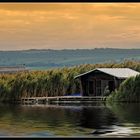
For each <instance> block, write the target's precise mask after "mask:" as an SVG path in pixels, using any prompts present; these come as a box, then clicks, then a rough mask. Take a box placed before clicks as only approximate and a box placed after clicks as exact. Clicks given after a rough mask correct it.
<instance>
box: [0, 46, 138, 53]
mask: <svg viewBox="0 0 140 140" xmlns="http://www.w3.org/2000/svg"><path fill="white" fill-rule="evenodd" d="M99 49H114V50H115V49H117V50H139V49H140V48H104V47H103V48H76V49H15V50H0V52H8V51H10V52H12V51H13V52H14V51H40V50H44V51H48V50H51V51H62V50H99Z"/></svg>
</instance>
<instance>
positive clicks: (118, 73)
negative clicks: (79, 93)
mask: <svg viewBox="0 0 140 140" xmlns="http://www.w3.org/2000/svg"><path fill="white" fill-rule="evenodd" d="M95 71H100V72H103V73H106V74H108V75H111V76H114V77H117V78H119V79H126V78H128V77H131V76H136V75H138V74H140V73H139V72H137V71H135V70H132V69H130V68H97V69H94V70H91V71H88V72H85V73H83V74H80V75H77V76H75V77H74V78H78V77H82V76H84V75H87V74H90V73H92V72H95Z"/></svg>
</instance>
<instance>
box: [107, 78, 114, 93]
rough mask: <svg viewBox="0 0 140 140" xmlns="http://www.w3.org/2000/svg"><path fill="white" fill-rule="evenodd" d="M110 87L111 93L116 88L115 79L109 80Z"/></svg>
mask: <svg viewBox="0 0 140 140" xmlns="http://www.w3.org/2000/svg"><path fill="white" fill-rule="evenodd" d="M108 89H109V91H110V93H111V92H112V91H114V90H115V83H114V81H109V82H108Z"/></svg>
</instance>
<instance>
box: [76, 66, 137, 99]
mask: <svg viewBox="0 0 140 140" xmlns="http://www.w3.org/2000/svg"><path fill="white" fill-rule="evenodd" d="M137 74H139V72H137V71H134V70H132V69H129V68H97V69H94V70H91V71H88V72H86V73H83V74H80V75H78V76H76V77H75V79H79V80H80V83H81V84H80V85H81V87H80V88H81V95H83V96H102V95H103V94H104V92H105V90H106V89H107V88H108V91H109V93H110V92H112V91H114V90H115V89H116V88H118V87H119V85H120V83H121V82H122V81H124V80H125V79H127V78H129V77H131V76H136V75H137Z"/></svg>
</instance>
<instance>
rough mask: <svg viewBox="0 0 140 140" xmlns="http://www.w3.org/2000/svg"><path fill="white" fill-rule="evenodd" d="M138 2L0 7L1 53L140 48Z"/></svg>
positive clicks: (31, 4)
mask: <svg viewBox="0 0 140 140" xmlns="http://www.w3.org/2000/svg"><path fill="white" fill-rule="evenodd" d="M139 15H140V4H139V3H129V4H128V3H40V4H39V3H28V4H26V3H24V4H23V3H20V4H15V3H13V4H12V3H3V4H0V50H22V49H86V48H89V49H91V48H140V46H139V44H140V16H139Z"/></svg>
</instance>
